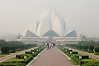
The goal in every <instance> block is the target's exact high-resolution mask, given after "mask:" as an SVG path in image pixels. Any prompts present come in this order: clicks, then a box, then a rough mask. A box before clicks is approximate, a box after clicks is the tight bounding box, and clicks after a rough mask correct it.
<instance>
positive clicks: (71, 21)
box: [0, 0, 99, 37]
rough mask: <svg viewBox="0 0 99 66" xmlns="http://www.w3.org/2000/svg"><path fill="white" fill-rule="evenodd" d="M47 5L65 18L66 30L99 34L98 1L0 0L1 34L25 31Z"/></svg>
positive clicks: (92, 34)
mask: <svg viewBox="0 0 99 66" xmlns="http://www.w3.org/2000/svg"><path fill="white" fill-rule="evenodd" d="M48 8H54V9H55V10H56V11H57V12H58V13H59V14H61V16H63V17H64V19H65V21H66V26H67V32H68V31H71V30H73V29H75V30H76V31H77V33H78V34H81V33H83V34H86V35H88V36H98V37H99V29H98V28H99V0H0V35H4V34H18V33H19V32H24V30H25V29H26V27H27V26H28V25H29V24H30V23H31V22H32V21H33V19H34V18H37V17H38V16H39V15H41V13H42V12H43V11H45V10H46V9H48Z"/></svg>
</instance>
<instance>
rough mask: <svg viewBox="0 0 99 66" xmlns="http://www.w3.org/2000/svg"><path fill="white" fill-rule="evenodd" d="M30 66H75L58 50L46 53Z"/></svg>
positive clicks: (46, 51)
mask: <svg viewBox="0 0 99 66" xmlns="http://www.w3.org/2000/svg"><path fill="white" fill-rule="evenodd" d="M30 66H74V65H73V64H72V63H71V62H70V61H69V59H68V58H67V57H66V56H65V55H64V54H62V52H60V51H59V50H58V49H57V48H53V49H51V50H46V49H44V51H43V52H42V53H41V54H40V55H39V56H38V57H37V58H36V60H34V61H33V62H32V63H31V64H30Z"/></svg>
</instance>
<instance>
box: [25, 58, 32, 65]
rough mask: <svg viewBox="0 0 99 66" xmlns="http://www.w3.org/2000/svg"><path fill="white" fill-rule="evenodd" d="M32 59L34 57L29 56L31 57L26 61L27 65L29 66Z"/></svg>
mask: <svg viewBox="0 0 99 66" xmlns="http://www.w3.org/2000/svg"><path fill="white" fill-rule="evenodd" d="M32 59H33V57H32V56H29V57H28V58H27V59H26V60H25V63H26V64H28V63H29V62H30V61H31V60H32Z"/></svg>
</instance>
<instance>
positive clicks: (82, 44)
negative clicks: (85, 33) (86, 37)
mask: <svg viewBox="0 0 99 66" xmlns="http://www.w3.org/2000/svg"><path fill="white" fill-rule="evenodd" d="M66 46H68V47H71V48H74V49H78V50H83V51H87V52H89V53H95V54H99V41H98V42H95V41H93V40H91V41H79V43H78V44H66Z"/></svg>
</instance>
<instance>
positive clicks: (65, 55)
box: [57, 48, 71, 60]
mask: <svg viewBox="0 0 99 66" xmlns="http://www.w3.org/2000/svg"><path fill="white" fill-rule="evenodd" d="M57 49H58V48H57ZM58 50H59V49H58ZM59 51H60V52H61V53H62V54H63V55H65V56H66V57H67V58H68V59H69V60H71V58H70V57H68V56H67V55H66V54H65V53H63V52H62V51H61V50H59Z"/></svg>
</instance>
